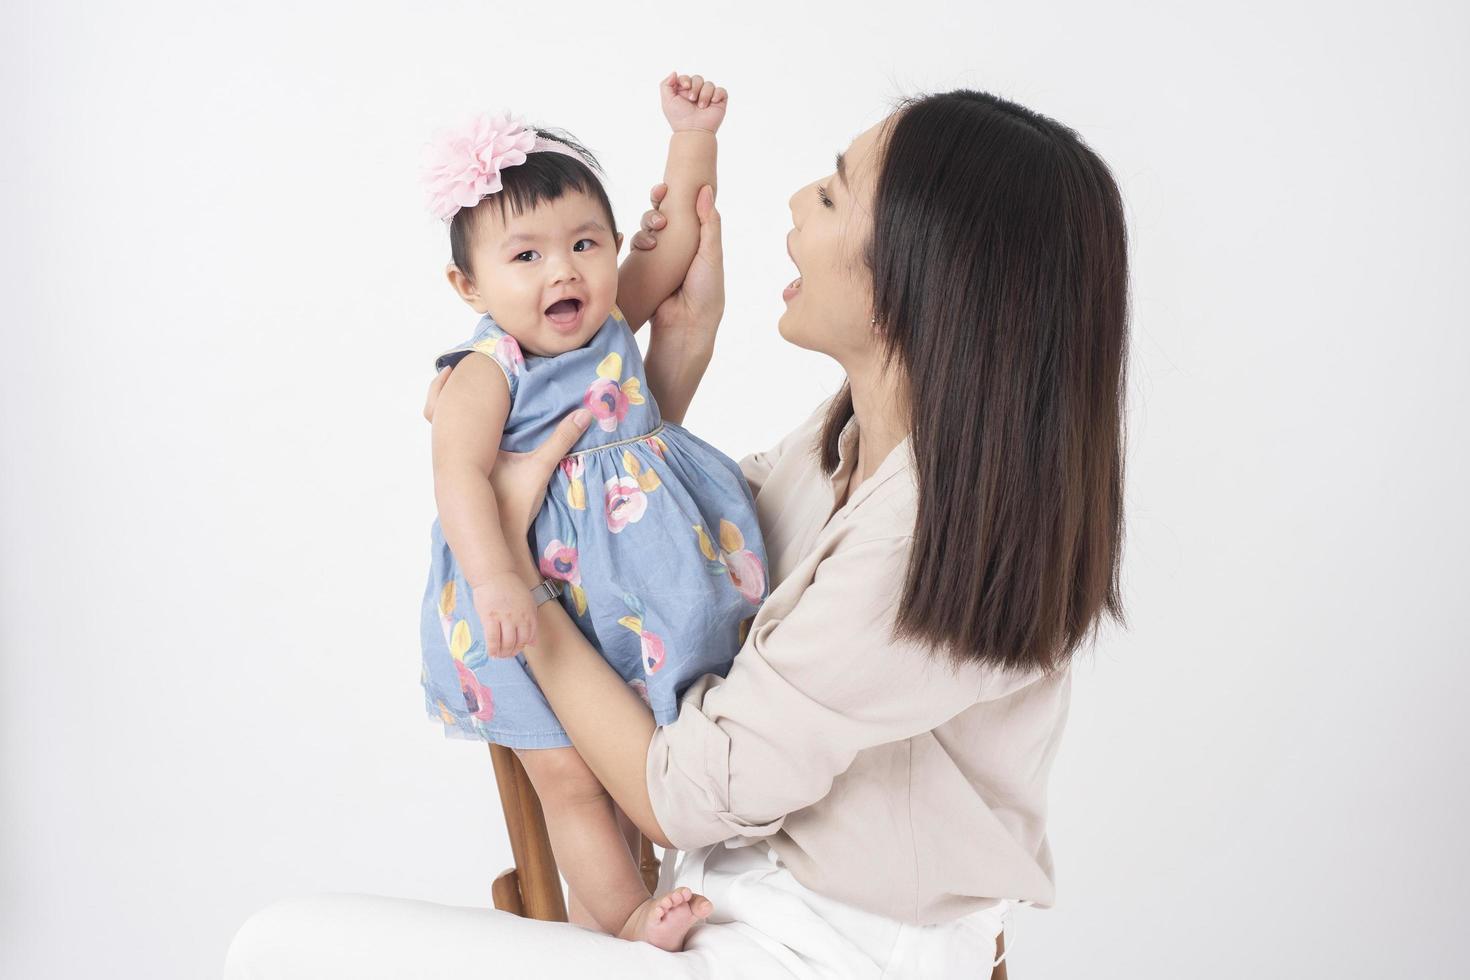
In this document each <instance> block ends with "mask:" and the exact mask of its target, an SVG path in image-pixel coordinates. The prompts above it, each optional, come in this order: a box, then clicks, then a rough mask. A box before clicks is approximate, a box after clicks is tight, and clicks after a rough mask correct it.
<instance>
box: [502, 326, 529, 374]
mask: <svg viewBox="0 0 1470 980" xmlns="http://www.w3.org/2000/svg"><path fill="white" fill-rule="evenodd" d="M495 356H496V357H498V358H499V359H500V362H501V363H502V364H505V365H506V366H508V367H509V368H510V369H511V371H512V372H516V373H519V371H520V370H521V368H523V367H525V366H526V359H525V358H524V357H522V356H521V345H520V344H519V343H517V342H516V339H515V338H514V337H512V336H511V335H510V334H506V335H505V336H504V337H501V338H500V339H499V340H497V341H496V342H495Z"/></svg>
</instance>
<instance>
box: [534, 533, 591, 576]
mask: <svg viewBox="0 0 1470 980" xmlns="http://www.w3.org/2000/svg"><path fill="white" fill-rule="evenodd" d="M541 574H542V575H545V576H546V577H547V578H557V579H561V580H562V581H563V582H570V583H571V584H572V585H581V584H582V569H581V563H580V562H579V561H578V560H577V549H576V548H572V547H568V546H567V545H566V544H565V543H563V542H562V541H560V540H556V541H552V542H551V543H550V544H548V545H547V546H546V551H545V552H544V553H543V554H542V555H541Z"/></svg>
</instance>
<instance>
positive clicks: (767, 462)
mask: <svg viewBox="0 0 1470 980" xmlns="http://www.w3.org/2000/svg"><path fill="white" fill-rule="evenodd" d="M831 401H832V399H830V398H828V399H827V400H825V401H823V402H822V403H821V404H820V405H818V406H817V407H816V409H815V410H814V411H813V412H812V414H811V415H809V416H807V418H806V420H805V421H804V422H802V424H801V425H799V426H797V427H796V428H795V429H792V430H791V431H790V432H788V433H787V434H786V435H785V436H784V437H783V438H782V439H781V441H780V442H778V443H776V445H774V446H772V447H771V448H770V449H764V450H761V451H760V452H755V453H751V454H750V455H748V456H746V457H745V458H743V459H742V460H740V472H741V473H742V474H744V475H745V482H746V483H748V484H750V495H751V496H752V497H758V496H760V492H761V487H763V486H765V483H766V477H768V476H770V475H771V470H773V469H775V466H776V462H777V461H778V460H779V459H780V458H781V457H782V456H784V455H785V454H786V452H787V451H788V450H790V449H791V448H792V447H793V446H800V447H804V448H807V449H810V447H811V443H812V440H813V438H814V437H815V435H816V432H817V429H818V428H820V426H821V422H822V419H823V418H825V416H826V414H827V406H828V405H830V404H831Z"/></svg>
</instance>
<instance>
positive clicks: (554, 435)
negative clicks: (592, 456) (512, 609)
mask: <svg viewBox="0 0 1470 980" xmlns="http://www.w3.org/2000/svg"><path fill="white" fill-rule="evenodd" d="M591 421H592V413H591V412H589V411H587V409H585V408H579V409H577V410H576V411H575V412H572V413H571V414H569V415H567V416H566V417H565V418H563V419H562V420H561V422H560V423H558V424H557V427H556V428H555V429H553V430H552V432H551V435H549V436H547V437H546V440H545V441H544V442H542V443H541V445H539V446H537V447H536V448H535V449H533V450H531V451H530V452H526V453H512V452H507V451H505V450H504V449H502V450H501V451H500V452H499V453H498V454H497V455H496V457H495V465H494V466H493V467H491V468H490V486H491V488H492V489H493V490H494V491H495V504H496V507H497V509H498V510H499V511H500V530H501V533H503V534H504V535H505V546H506V548H507V549H509V551H510V553H511V555H512V556H515V557H516V558H517V560H519V559H520V558H521V557H522V556H524V557H525V558H526V559H527V564H526V566H525V569H528V570H531V571H534V570H535V568H536V562H535V557H534V556H533V555H531V553H530V551H529V550H528V549H527V548H526V535H527V533H528V532H529V531H530V530H531V523H532V522H533V521H534V520H535V519H536V514H537V513H538V512H539V511H540V510H541V502H542V501H543V500H545V499H546V485H547V484H548V483H550V482H551V478H552V476H553V475H555V473H556V467H557V465H558V464H559V463H560V462H561V461H562V458H563V457H565V456H566V455H567V453H569V452H571V451H572V447H573V446H574V445H576V444H577V439H579V438H580V437H581V435H582V433H583V432H584V431H585V430H586V428H587V424H588V423H589V422H591ZM538 580H539V576H538Z"/></svg>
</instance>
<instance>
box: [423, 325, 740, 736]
mask: <svg viewBox="0 0 1470 980" xmlns="http://www.w3.org/2000/svg"><path fill="white" fill-rule="evenodd" d="M475 352H478V353H480V354H482V355H484V356H486V357H489V358H491V359H492V360H493V361H495V363H496V364H498V365H500V368H501V370H503V371H504V372H505V377H506V381H507V382H509V384H510V395H511V406H510V414H509V416H508V417H507V418H506V424H505V431H504V433H503V434H502V436H501V442H500V445H501V448H502V449H505V450H508V451H511V452H525V451H528V450H530V449H534V448H535V447H536V446H538V445H540V443H541V442H542V441H544V440H545V439H546V437H547V436H548V435H549V434H550V433H551V431H552V429H554V428H555V427H556V425H557V423H558V422H560V421H561V419H562V418H564V417H565V416H566V415H567V414H568V413H569V412H572V411H573V410H575V409H576V408H578V407H579V406H585V407H586V408H588V409H590V410H591V411H592V415H593V420H592V422H591V424H589V425H588V427H587V429H586V431H585V432H583V434H582V436H581V438H580V439H579V440H578V441H577V444H576V445H575V446H574V447H573V450H572V453H571V454H570V455H568V456H566V457H565V458H563V459H562V461H561V465H560V466H559V467H558V469H557V471H556V473H555V474H554V476H553V477H552V481H551V483H550V485H549V486H548V488H547V492H546V502H545V503H544V504H543V505H542V507H541V511H540V513H539V514H538V515H537V516H536V520H535V523H534V524H533V526H532V528H531V532H530V535H529V543H530V545H531V547H532V548H533V549H534V553H535V554H536V555H537V556H538V557H539V563H540V566H541V571H542V573H543V574H544V575H546V576H547V577H548V578H556V579H560V580H561V582H562V590H563V591H562V597H561V602H562V604H563V605H564V606H565V607H566V610H567V612H568V613H569V614H570V615H571V617H572V619H573V621H574V622H575V623H576V624H577V626H578V628H580V629H581V631H582V634H583V635H584V636H586V637H587V639H588V640H589V641H590V642H591V643H592V644H593V646H595V647H597V648H598V650H600V651H601V652H602V656H603V657H604V658H605V659H606V660H607V662H608V663H609V664H611V665H612V667H613V669H614V670H616V671H617V672H618V675H619V676H621V677H622V678H623V680H624V681H626V682H627V683H628V684H629V686H631V687H632V688H633V689H634V690H635V691H637V693H638V695H639V696H640V697H641V698H642V699H643V700H644V701H645V702H646V703H647V704H648V705H649V707H650V708H652V710H653V716H654V720H655V721H656V722H657V723H658V724H660V725H663V724H667V723H668V722H671V721H673V720H674V719H675V718H676V717H677V716H678V713H679V697H680V695H681V694H683V692H684V689H685V688H687V687H688V686H689V684H690V683H691V682H693V681H694V680H695V678H697V677H700V676H701V675H703V674H707V673H714V674H719V675H720V676H722V677H723V676H724V675H725V673H726V672H727V671H728V670H729V669H730V662H731V660H732V659H733V658H734V657H735V654H736V652H737V651H738V650H739V649H740V646H741V645H742V644H743V643H744V642H745V635H746V632H747V631H748V630H749V628H750V623H751V620H752V619H754V618H755V613H756V610H757V609H758V608H759V606H760V604H761V602H762V601H763V600H764V599H765V596H766V553H765V546H764V544H763V542H762V541H761V534H760V528H759V526H758V525H757V524H756V517H755V502H754V500H753V499H752V498H751V494H750V487H749V485H748V484H746V482H745V478H744V476H743V475H742V474H741V472H740V466H739V464H737V463H736V462H735V461H734V460H732V459H730V458H729V457H728V456H726V455H725V454H723V453H721V452H720V451H719V450H718V449H716V448H714V447H713V446H711V445H710V444H708V443H706V442H704V441H703V440H702V439H699V438H698V437H697V436H694V435H693V434H691V433H690V432H688V431H687V430H685V429H684V428H682V427H681V426H678V425H676V424H674V423H673V422H666V421H664V420H663V419H661V418H660V417H659V412H658V404H657V403H656V402H655V401H654V398H653V395H652V394H651V393H650V392H648V391H647V390H645V389H644V387H643V381H642V379H643V376H644V372H643V358H642V355H641V354H640V353H639V351H638V345H637V342H636V340H635V339H634V337H633V332H632V330H630V329H629V328H628V323H627V321H626V320H625V319H623V315H622V312H621V311H620V310H618V308H617V307H616V306H614V307H613V310H612V312H611V313H610V314H609V315H608V317H607V319H606V320H605V321H604V322H603V324H602V326H601V327H600V328H599V329H598V331H597V333H596V334H594V335H593V337H592V339H591V340H589V341H588V342H587V344H586V345H585V346H583V347H579V348H577V349H575V350H570V351H566V352H565V353H562V354H558V355H556V356H554V357H537V356H523V355H522V352H521V349H520V345H519V344H517V343H516V340H515V338H514V337H512V336H511V335H510V334H508V333H506V332H505V331H504V330H503V329H501V328H500V326H498V325H497V324H496V323H495V321H494V320H493V319H492V318H491V317H490V316H489V315H488V314H486V315H485V316H484V317H483V318H482V319H481V320H480V323H479V327H478V328H477V329H476V331H475V335H474V336H473V337H471V338H470V339H469V340H467V341H465V342H464V343H462V344H459V345H457V346H455V347H453V348H451V349H450V350H448V351H445V352H444V353H443V354H440V355H439V357H438V358H437V360H436V361H435V369H436V370H438V369H440V368H442V367H444V366H445V365H447V364H453V363H456V362H457V361H459V360H460V359H461V358H463V357H466V356H468V355H469V354H471V353H475ZM431 538H432V547H431V549H430V568H429V581H428V586H427V588H426V589H425V591H424V599H423V616H422V623H421V629H420V633H421V636H422V640H423V664H422V668H421V671H420V682H421V683H422V685H423V689H424V704H425V707H426V709H427V711H428V714H429V717H430V718H431V719H434V720H436V721H440V722H442V723H443V725H444V732H445V734H446V735H449V736H452V737H456V738H469V739H481V740H484V741H489V742H498V743H500V744H501V745H509V746H512V747H514V748H532V749H534V748H555V747H560V746H568V745H571V740H570V739H569V738H567V734H566V731H565V730H564V729H563V728H562V727H561V725H560V724H559V723H558V722H557V720H556V715H555V714H554V713H553V712H552V710H551V707H550V705H548V704H547V702H546V698H545V696H543V695H542V693H541V689H540V688H538V687H537V686H536V682H535V681H534V680H533V679H532V677H531V674H530V673H529V672H528V671H527V668H526V658H525V654H524V653H523V652H518V653H517V654H516V655H515V656H514V657H504V658H494V659H492V658H490V657H489V656H487V655H486V652H485V642H484V633H483V631H482V630H481V627H480V621H479V617H478V616H477V615H476V613H475V607H474V603H473V601H472V600H471V596H470V589H469V585H468V584H467V583H466V582H465V578H464V574H463V572H461V570H460V568H459V565H458V564H457V563H456V562H455V560H454V555H453V554H451V553H450V550H449V546H448V545H447V544H446V543H445V541H444V533H443V530H442V529H441V528H440V526H439V521H438V520H437V519H435V521H434V524H433V527H432V530H431Z"/></svg>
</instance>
